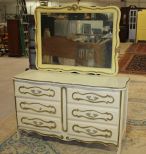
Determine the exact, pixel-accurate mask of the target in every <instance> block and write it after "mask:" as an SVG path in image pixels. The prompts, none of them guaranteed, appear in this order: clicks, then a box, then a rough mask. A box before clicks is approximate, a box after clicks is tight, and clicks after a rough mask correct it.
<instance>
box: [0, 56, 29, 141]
mask: <svg viewBox="0 0 146 154" xmlns="http://www.w3.org/2000/svg"><path fill="white" fill-rule="evenodd" d="M28 66H29V64H28V58H24V57H22V58H14V57H7V56H3V57H0V143H1V142H2V141H3V140H4V139H5V138H7V137H8V136H9V135H11V134H12V133H13V132H14V131H15V130H16V121H15V120H14V119H15V102H14V90H13V80H12V79H13V77H14V76H15V75H16V74H19V73H21V72H23V71H25V69H26V68H28Z"/></svg>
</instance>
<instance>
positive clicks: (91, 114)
mask: <svg viewBox="0 0 146 154" xmlns="http://www.w3.org/2000/svg"><path fill="white" fill-rule="evenodd" d="M72 115H73V116H74V117H78V118H81V117H83V118H87V119H90V120H97V119H101V120H105V121H112V120H113V115H112V114H111V113H108V112H104V113H101V112H99V111H96V110H84V111H83V110H82V111H81V110H79V109H74V110H72ZM103 116H106V117H104V118H103Z"/></svg>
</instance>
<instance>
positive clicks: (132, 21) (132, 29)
mask: <svg viewBox="0 0 146 154" xmlns="http://www.w3.org/2000/svg"><path fill="white" fill-rule="evenodd" d="M137 13H138V9H137V8H136V7H133V8H131V9H130V11H129V40H130V41H135V40H136V30H137Z"/></svg>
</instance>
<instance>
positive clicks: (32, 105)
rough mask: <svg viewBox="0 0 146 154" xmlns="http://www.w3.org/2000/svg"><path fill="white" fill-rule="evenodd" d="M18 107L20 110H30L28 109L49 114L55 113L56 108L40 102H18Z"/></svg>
mask: <svg viewBox="0 0 146 154" xmlns="http://www.w3.org/2000/svg"><path fill="white" fill-rule="evenodd" d="M20 108H21V109H22V110H30V111H35V112H47V113H50V114H56V108H55V107H54V106H52V105H43V104H40V103H27V102H20Z"/></svg>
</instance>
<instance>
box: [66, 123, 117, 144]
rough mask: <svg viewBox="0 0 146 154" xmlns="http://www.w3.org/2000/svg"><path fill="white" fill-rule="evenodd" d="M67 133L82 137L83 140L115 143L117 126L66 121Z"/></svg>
mask: <svg viewBox="0 0 146 154" xmlns="http://www.w3.org/2000/svg"><path fill="white" fill-rule="evenodd" d="M68 126H69V128H68V133H69V134H70V135H74V138H76V136H78V137H81V138H82V137H84V138H85V141H94V140H95V139H96V140H97V141H98V140H99V141H101V140H102V141H103V142H105V143H117V141H118V127H116V126H110V125H102V124H98V123H89V122H88V123H87V122H78V121H69V122H68Z"/></svg>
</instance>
